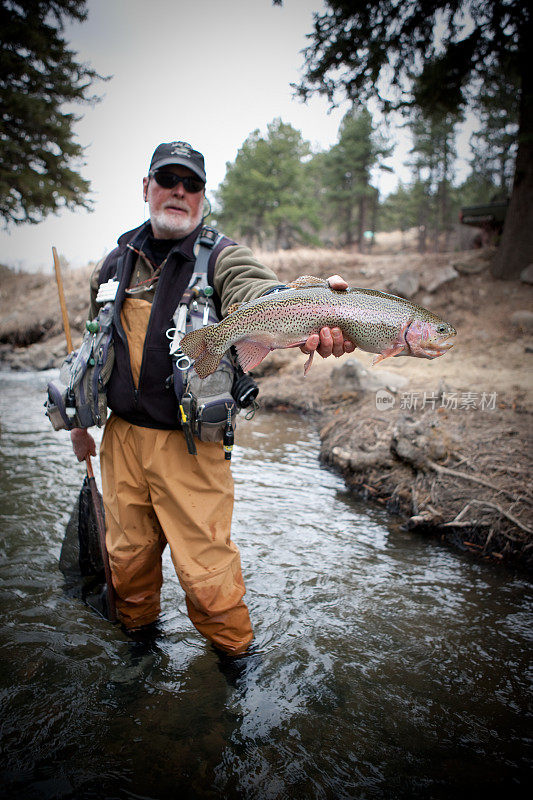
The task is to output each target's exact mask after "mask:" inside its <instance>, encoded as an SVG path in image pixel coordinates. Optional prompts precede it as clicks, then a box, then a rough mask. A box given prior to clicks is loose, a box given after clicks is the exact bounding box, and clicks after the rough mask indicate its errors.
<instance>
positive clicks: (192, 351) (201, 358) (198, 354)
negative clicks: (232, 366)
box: [180, 325, 222, 378]
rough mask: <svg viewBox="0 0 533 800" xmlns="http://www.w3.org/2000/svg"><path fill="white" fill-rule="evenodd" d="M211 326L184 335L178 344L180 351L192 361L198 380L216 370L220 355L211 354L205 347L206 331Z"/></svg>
mask: <svg viewBox="0 0 533 800" xmlns="http://www.w3.org/2000/svg"><path fill="white" fill-rule="evenodd" d="M210 327H212V326H211V325H210V326H208V327H206V328H198V330H196V331H191V332H190V333H187V334H185V336H184V337H183V339H182V340H181V342H180V346H181V350H182V351H183V352H184V353H185V355H186V356H189V358H192V359H194V369H195V370H196V372H197V373H198V375H199V377H200V378H207V376H208V375H211V373H212V372H214V371H215V370H216V368H217V367H218V365H219V364H220V361H221V359H222V355H218V354H217V353H212V352H211V350H209V348H208V345H207V341H206V340H207V331H208V330H209V328H210Z"/></svg>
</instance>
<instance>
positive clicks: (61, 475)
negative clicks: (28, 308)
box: [0, 373, 533, 800]
mask: <svg viewBox="0 0 533 800" xmlns="http://www.w3.org/2000/svg"><path fill="white" fill-rule="evenodd" d="M49 377H50V374H47V373H39V374H32V373H26V374H22V373H3V374H1V375H0V381H1V391H0V408H1V421H2V423H1V424H2V429H1V437H0V466H1V470H2V472H1V478H0V481H1V490H2V509H1V513H2V521H1V523H2V536H1V540H0V548H1V551H0V552H1V561H0V598H1V611H2V615H1V629H0V658H1V662H0V678H1V680H0V692H1V741H0V746H1V753H2V756H1V760H2V784H3V787H4V797H6V798H7V797H9V798H11V797H13V798H15V797H17V798H24V800H26V798H28V800H33V798H35V800H41V798H62V799H66V798H76V799H80V798H81V799H84V798H87V799H89V798H120V799H121V800H126V798H131V799H132V800H133V798H147V799H150V798H151V799H152V800H163V798H165V799H166V798H178V797H179V798H204V797H205V798H230V799H231V798H250V799H251V798H257V799H258V800H263V798H264V799H265V800H266V799H268V800H278V798H279V799H281V798H296V799H297V800H299V799H300V798H301V799H302V800H304V798H305V800H307V798H313V799H314V798H347V799H348V798H350V799H351V798H369V799H370V798H418V797H420V798H451V797H453V798H458V797H463V796H465V797H466V796H468V797H473V796H477V795H480V794H481V793H485V792H486V791H488V790H489V788H490V789H492V790H493V791H494V790H495V789H496V790H500V791H501V790H503V791H504V792H505V796H506V798H511V797H521V796H523V795H524V793H525V791H526V789H527V786H528V780H529V778H530V777H531V771H530V768H531V746H530V738H529V737H530V733H531V659H530V653H531V638H532V637H531V618H532V617H531V610H532V599H533V598H532V591H531V584H530V582H529V581H528V580H527V579H526V578H525V577H524V576H523V575H520V574H514V573H512V572H509V571H508V570H507V569H506V568H503V567H495V566H494V565H490V564H484V563H479V562H476V561H472V560H470V559H469V558H468V557H466V558H465V556H463V555H460V554H457V553H454V552H453V551H451V550H449V549H446V548H444V547H441V546H440V545H438V544H437V543H435V542H433V541H426V540H424V539H423V538H422V537H420V536H419V535H417V534H411V533H408V532H402V531H401V529H400V528H399V527H398V526H397V525H393V524H392V523H391V520H390V518H389V517H387V516H385V514H384V513H382V512H381V510H379V509H378V510H376V509H373V508H369V507H367V506H365V505H364V504H361V503H358V502H356V501H354V500H353V499H351V498H350V496H349V494H348V493H347V492H346V490H345V487H344V484H343V481H342V480H341V479H340V478H339V477H338V476H337V475H335V474H334V473H332V472H330V471H328V470H326V469H324V468H322V467H321V466H320V465H319V463H318V460H317V452H318V439H317V436H316V433H315V432H314V429H313V428H312V427H311V426H310V425H308V424H307V423H305V422H304V421H302V420H301V419H299V418H297V417H291V416H287V415H280V416H276V415H274V414H265V413H259V414H258V415H257V416H256V419H255V420H253V421H251V422H246V421H244V420H243V421H241V422H240V424H239V429H238V436H237V446H236V447H235V451H234V458H233V472H234V476H235V481H236V495H237V502H236V509H235V517H234V525H233V537H234V539H235V540H236V541H237V543H238V544H239V546H240V548H241V556H242V562H243V570H244V574H245V580H246V585H247V602H248V605H249V608H250V613H251V616H252V620H253V623H254V627H255V633H256V641H255V647H256V650H257V653H256V655H254V656H253V657H251V658H250V659H249V660H248V661H246V662H245V665H244V666H243V668H242V670H241V671H240V672H239V673H238V674H234V673H229V674H228V672H227V671H226V672H225V671H223V669H222V668H221V665H220V664H219V661H218V659H217V657H216V655H215V654H214V652H213V651H212V650H211V649H210V647H209V646H208V645H206V644H205V642H204V640H203V639H202V638H201V637H200V635H199V634H198V633H197V632H196V630H195V629H194V628H193V627H192V625H191V624H190V623H189V620H188V617H187V614H186V609H185V602H184V598H183V594H182V591H181V588H180V586H179V584H178V582H177V579H176V578H175V575H174V572H173V569H172V565H171V562H170V558H169V557H168V555H167V554H165V560H164V574H165V584H164V588H163V598H162V602H163V614H162V618H161V632H160V634H159V636H158V637H157V639H156V640H155V642H154V643H153V645H152V646H151V647H143V646H142V645H138V644H136V643H132V642H131V641H130V640H129V639H128V637H127V636H126V635H125V634H124V633H123V632H122V631H121V630H120V628H119V627H118V626H113V625H110V624H109V623H107V622H106V621H105V620H103V619H101V618H100V617H98V616H97V615H96V614H95V613H94V612H93V611H91V610H90V609H89V608H88V607H86V606H85V605H84V604H83V603H81V602H80V601H78V600H75V599H73V598H71V597H69V596H67V594H66V593H65V591H64V585H63V577H62V575H61V573H60V572H59V570H58V558H59V552H60V549H61V543H62V539H63V535H64V529H65V524H66V522H67V520H68V518H69V515H70V511H71V508H72V505H73V503H74V500H75V498H76V496H77V493H78V491H79V488H80V484H81V481H82V478H83V467H82V466H81V465H78V463H77V462H76V461H75V459H74V457H73V455H72V453H71V450H70V443H69V437H68V434H67V433H65V432H61V433H55V432H54V431H52V429H51V426H50V425H49V423H48V421H47V419H46V418H45V417H44V414H43V410H42V403H43V400H44V393H43V389H44V385H45V382H46V380H47V378H49Z"/></svg>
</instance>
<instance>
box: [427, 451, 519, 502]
mask: <svg viewBox="0 0 533 800" xmlns="http://www.w3.org/2000/svg"><path fill="white" fill-rule="evenodd" d="M427 464H428V466H429V467H431V469H434V470H435V472H441V473H442V474H444V475H451V476H452V477H453V478H463V479H464V480H466V481H472V483H479V484H480V486H486V487H487V488H488V489H492V490H493V491H495V492H503V493H504V494H506V495H508V496H509V497H511V498H512V499H513V500H517V499H520V500H521V501H522V502H524V503H528V504H529V505H531V500H529V499H528V498H527V497H521V498H517V497H516V495H515V494H513V492H510V491H509V490H508V489H503V488H502V487H500V486H495V485H494V484H493V483H490V481H484V480H483V478H476V477H475V475H469V474H468V473H467V472H459V471H458V470H456V469H450V468H449V467H443V466H441V464H436V463H435V462H434V461H430V460H429V459H428V461H427Z"/></svg>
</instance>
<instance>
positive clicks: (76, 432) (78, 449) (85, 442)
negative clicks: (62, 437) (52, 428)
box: [70, 428, 96, 461]
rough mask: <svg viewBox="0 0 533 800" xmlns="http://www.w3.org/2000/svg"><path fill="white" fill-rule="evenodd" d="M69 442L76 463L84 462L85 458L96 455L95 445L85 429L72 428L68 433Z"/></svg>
mask: <svg viewBox="0 0 533 800" xmlns="http://www.w3.org/2000/svg"><path fill="white" fill-rule="evenodd" d="M70 441H71V442H72V449H73V450H74V455H75V456H76V458H77V459H78V461H85V459H86V458H87V456H89V455H90V456H95V455H96V443H95V441H94V439H93V437H92V436H91V434H90V433H89V431H88V430H86V429H85V428H73V429H72V430H71V432H70Z"/></svg>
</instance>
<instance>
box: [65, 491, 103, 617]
mask: <svg viewBox="0 0 533 800" xmlns="http://www.w3.org/2000/svg"><path fill="white" fill-rule="evenodd" d="M98 502H99V503H100V507H101V509H102V515H103V513H104V509H103V503H102V497H101V495H100V493H98ZM59 569H60V570H61V572H62V573H63V577H64V579H65V590H66V592H67V593H68V594H69V595H70V596H72V597H79V598H80V599H82V600H84V601H85V602H86V603H87V604H88V605H90V606H91V607H92V608H94V609H95V610H96V611H98V613H101V614H104V616H105V592H104V588H105V572H104V564H103V561H102V553H101V550H100V543H99V540H98V525H97V522H96V514H95V511H94V505H93V498H92V494H91V488H90V485H89V479H88V478H87V476H85V478H84V481H83V485H82V487H81V491H80V494H79V496H78V498H77V500H76V502H75V504H74V508H73V509H72V513H71V515H70V519H69V521H68V523H67V526H66V529H65V537H64V539H63V545H62V547H61V554H60V556H59Z"/></svg>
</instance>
